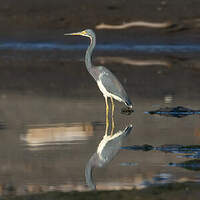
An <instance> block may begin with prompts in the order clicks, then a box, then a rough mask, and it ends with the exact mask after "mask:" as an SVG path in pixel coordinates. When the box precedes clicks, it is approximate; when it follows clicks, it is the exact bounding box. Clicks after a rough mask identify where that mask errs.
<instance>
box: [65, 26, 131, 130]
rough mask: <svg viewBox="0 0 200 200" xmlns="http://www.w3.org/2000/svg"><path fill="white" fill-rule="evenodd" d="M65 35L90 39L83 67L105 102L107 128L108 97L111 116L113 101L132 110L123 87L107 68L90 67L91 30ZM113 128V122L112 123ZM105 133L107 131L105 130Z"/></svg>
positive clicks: (92, 37)
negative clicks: (123, 104) (121, 103)
mask: <svg viewBox="0 0 200 200" xmlns="http://www.w3.org/2000/svg"><path fill="white" fill-rule="evenodd" d="M65 35H80V36H85V37H89V38H90V45H89V47H88V49H87V51H86V55H85V65H86V67H87V70H88V72H89V73H90V74H91V75H92V77H93V78H94V79H95V81H96V82H97V85H98V87H99V89H100V91H101V92H102V93H103V95H104V98H105V102H106V127H108V125H107V124H108V110H109V107H108V101H107V98H108V97H110V99H111V102H112V116H113V114H114V101H113V99H116V100H117V101H120V102H123V103H125V105H126V106H127V107H128V108H132V103H131V101H130V99H129V97H128V95H127V93H126V91H125V90H124V88H123V86H122V85H121V83H120V82H119V80H118V79H117V78H116V76H115V75H114V74H113V73H112V72H111V71H109V70H108V69H107V68H105V67H103V66H93V65H92V61H91V60H92V59H91V57H92V52H93V49H94V47H95V44H96V36H95V33H94V31H93V30H91V29H86V30H84V31H81V32H77V33H67V34H65ZM113 126H114V122H113ZM106 132H107V130H106Z"/></svg>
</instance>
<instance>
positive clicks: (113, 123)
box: [110, 97, 115, 135]
mask: <svg viewBox="0 0 200 200" xmlns="http://www.w3.org/2000/svg"><path fill="white" fill-rule="evenodd" d="M110 99H111V103H112V130H111V135H113V131H114V128H115V122H114V110H115V104H114V101H113V98H112V97H110Z"/></svg>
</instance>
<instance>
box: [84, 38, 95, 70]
mask: <svg viewBox="0 0 200 200" xmlns="http://www.w3.org/2000/svg"><path fill="white" fill-rule="evenodd" d="M95 45H96V38H95V36H93V37H91V38H90V45H89V47H88V49H87V51H86V54H85V65H86V67H87V70H88V71H89V72H90V69H91V68H92V52H93V49H94V47H95Z"/></svg>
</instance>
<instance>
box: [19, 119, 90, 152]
mask: <svg viewBox="0 0 200 200" xmlns="http://www.w3.org/2000/svg"><path fill="white" fill-rule="evenodd" d="M92 135H93V125H92V123H71V124H51V125H50V124H49V125H37V126H29V127H28V129H27V132H26V133H25V134H24V135H21V137H20V139H21V141H23V142H25V144H26V145H27V146H28V147H32V148H34V150H37V147H40V146H47V145H62V144H70V143H72V142H77V141H79V142H80V141H83V140H87V139H88V137H90V136H92Z"/></svg>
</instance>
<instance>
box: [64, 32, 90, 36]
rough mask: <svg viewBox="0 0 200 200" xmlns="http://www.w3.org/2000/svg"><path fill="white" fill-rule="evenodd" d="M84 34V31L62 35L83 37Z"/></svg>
mask: <svg viewBox="0 0 200 200" xmlns="http://www.w3.org/2000/svg"><path fill="white" fill-rule="evenodd" d="M85 34H86V32H85V31H81V32H76V33H65V34H64V35H82V36H85Z"/></svg>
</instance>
